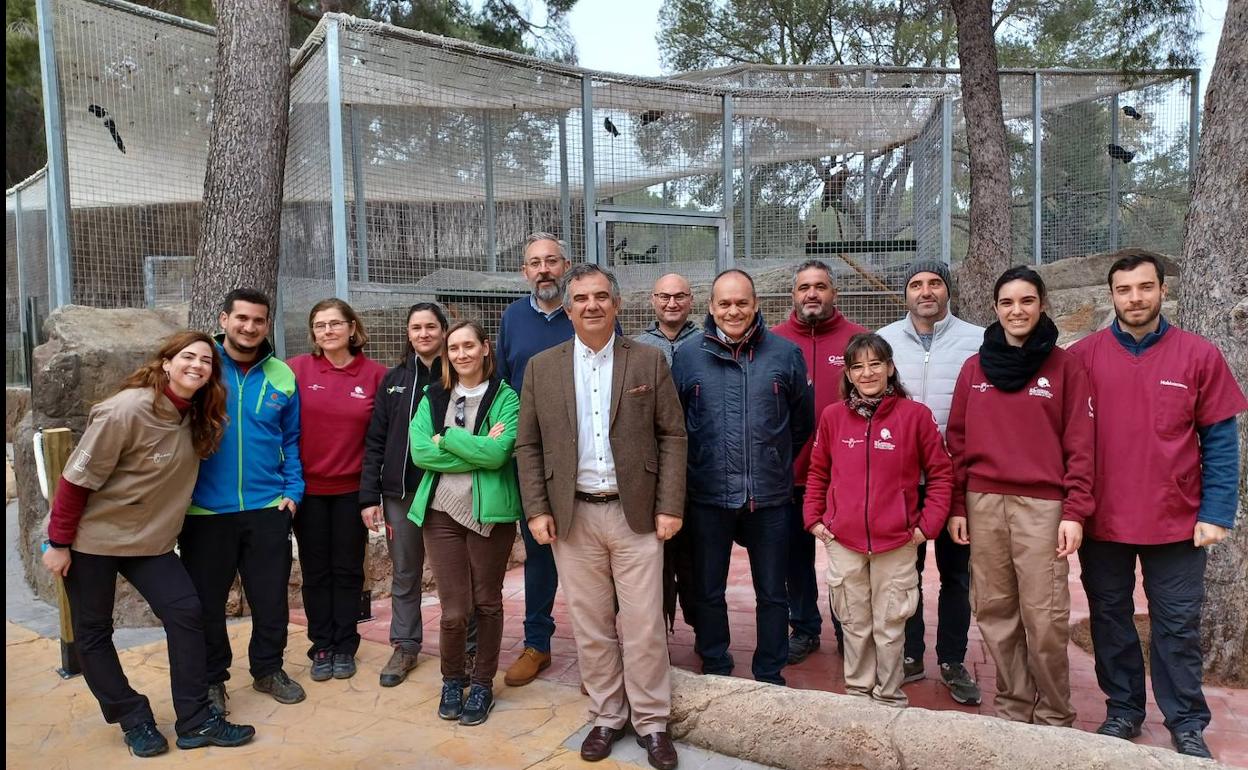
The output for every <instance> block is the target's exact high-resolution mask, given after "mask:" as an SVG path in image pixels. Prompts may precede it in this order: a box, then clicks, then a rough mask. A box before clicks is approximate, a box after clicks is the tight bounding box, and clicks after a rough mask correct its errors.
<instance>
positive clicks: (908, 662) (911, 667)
mask: <svg viewBox="0 0 1248 770" xmlns="http://www.w3.org/2000/svg"><path fill="white" fill-rule="evenodd" d="M901 670H902V672H903V674H902V679H901V683H902V684H909V683H910V682H917V681H919V680H920V679H922V678H923V677H924V676H925V675H926V672H925V671H924V670H923V661H921V660H915V659H914V658H904V659H903V660H902V661H901Z"/></svg>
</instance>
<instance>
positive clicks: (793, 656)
mask: <svg viewBox="0 0 1248 770" xmlns="http://www.w3.org/2000/svg"><path fill="white" fill-rule="evenodd" d="M817 649H819V637H817V636H807V635H805V634H793V635H792V636H790V637H789V665H790V666H794V665H797V664H798V663H801V662H802V661H803V660H806V659H807V658H808V657H810V654H811V653H812V652H814V651H815V650H817Z"/></svg>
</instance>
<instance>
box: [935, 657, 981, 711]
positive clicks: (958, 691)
mask: <svg viewBox="0 0 1248 770" xmlns="http://www.w3.org/2000/svg"><path fill="white" fill-rule="evenodd" d="M940 681H941V682H943V683H944V685H945V686H946V687H948V688H949V697H951V698H953V699H954V700H955V701H957V702H958V703H961V704H962V705H964V706H978V705H979V702H980V700H981V698H982V695H981V693H980V692H979V685H978V684H977V683H976V682H975V678H974V677H973V676H971V672H970V671H967V670H966V666H964V665H962V664H961V663H941V664H940Z"/></svg>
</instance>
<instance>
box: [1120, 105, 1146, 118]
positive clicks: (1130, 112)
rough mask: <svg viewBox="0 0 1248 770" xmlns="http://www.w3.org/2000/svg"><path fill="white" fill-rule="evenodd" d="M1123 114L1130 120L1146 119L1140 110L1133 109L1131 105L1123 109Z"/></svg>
mask: <svg viewBox="0 0 1248 770" xmlns="http://www.w3.org/2000/svg"><path fill="white" fill-rule="evenodd" d="M1122 114H1123V115H1126V116H1127V117H1128V118H1135V119H1136V120H1139V119H1140V118H1142V117H1144V116H1143V115H1141V114H1140V111H1139V110H1137V109H1136V108H1134V107H1132V106H1131V105H1129V104H1128V105H1127V106H1126V107H1123V108H1122Z"/></svg>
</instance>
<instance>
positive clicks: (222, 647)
mask: <svg viewBox="0 0 1248 770" xmlns="http://www.w3.org/2000/svg"><path fill="white" fill-rule="evenodd" d="M178 547H179V550H181V552H182V563H183V564H185V565H186V571H187V573H188V574H190V576H191V582H193V583H194V584H195V590H196V591H197V592H199V601H200V603H201V604H203V610H204V639H205V641H206V644H207V648H208V683H209V684H216V683H218V682H224V681H225V680H227V679H229V678H230V664H231V663H232V662H233V660H234V653H233V651H232V650H231V649H230V638H229V636H228V635H227V634H226V630H225V601H226V598H227V597H228V596H229V593H230V586H232V585H233V584H234V576H235V574H237V575H239V576H241V577H242V579H243V592H244V593H245V594H246V596H247V603H248V604H249V605H251V644H250V645H249V646H248V648H247V657H248V663H249V669H250V671H251V676H252V677H253V678H255V679H260V678H261V677H265V676H268V675H269V674H272V673H273V672H275V671H277V670H278V669H280V668H281V667H282V656H283V655H284V654H285V652H286V626H287V624H288V623H289V622H290V607H289V604H288V602H287V600H286V586H287V584H288V583H289V582H290V514H289V513H286V512H285V511H282V510H280V509H278V508H258V509H256V510H251V511H240V512H238V513H216V514H210V515H204V516H187V517H186V522H185V523H184V524H183V525H182V534H181V535H180V536H179V537H178Z"/></svg>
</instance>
